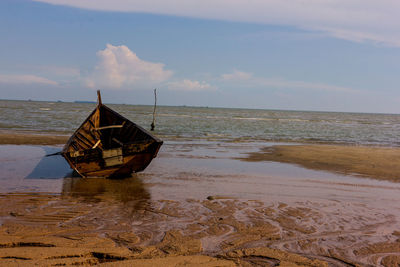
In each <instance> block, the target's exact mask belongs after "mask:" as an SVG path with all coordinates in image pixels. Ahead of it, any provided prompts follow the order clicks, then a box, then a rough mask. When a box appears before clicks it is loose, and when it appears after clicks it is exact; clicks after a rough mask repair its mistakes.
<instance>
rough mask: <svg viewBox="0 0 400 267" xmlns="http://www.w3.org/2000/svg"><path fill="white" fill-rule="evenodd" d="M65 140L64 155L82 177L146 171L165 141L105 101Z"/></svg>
mask: <svg viewBox="0 0 400 267" xmlns="http://www.w3.org/2000/svg"><path fill="white" fill-rule="evenodd" d="M97 95H98V104H97V107H96V108H95V110H93V112H92V113H91V114H90V115H89V117H87V119H86V120H85V121H84V122H83V123H82V125H81V126H80V127H79V128H78V129H77V130H76V131H75V133H74V134H73V135H72V136H71V137H70V139H69V140H68V142H67V143H66V144H65V146H64V148H63V150H62V152H61V155H62V156H63V157H64V158H65V159H66V160H67V161H68V163H69V165H70V166H71V168H72V169H74V170H75V171H76V172H77V173H78V174H79V175H81V176H82V177H119V176H127V175H130V174H131V173H132V172H140V171H143V170H144V169H145V168H146V167H147V166H148V165H149V164H150V162H151V161H152V159H153V158H155V157H156V156H157V153H158V150H159V149H160V147H161V145H162V143H163V142H162V141H161V140H159V139H158V138H156V137H154V136H153V135H151V134H150V133H149V132H148V131H146V130H145V129H143V128H142V127H140V126H139V125H137V124H135V123H133V122H131V121H130V120H128V119H126V118H124V117H123V116H121V115H120V114H118V113H117V112H115V111H113V110H112V109H110V108H109V107H107V106H105V105H103V104H102V102H101V95H100V91H97Z"/></svg>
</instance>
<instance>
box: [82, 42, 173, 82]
mask: <svg viewBox="0 0 400 267" xmlns="http://www.w3.org/2000/svg"><path fill="white" fill-rule="evenodd" d="M97 57H98V59H99V62H98V64H97V65H96V67H95V69H94V71H93V72H92V73H91V74H90V75H89V77H87V78H86V81H85V83H86V85H87V86H88V87H90V88H105V89H137V88H143V87H152V86H156V85H158V84H159V83H161V82H164V81H166V80H167V79H169V78H170V77H171V75H172V71H170V70H165V69H164V64H162V63H153V62H149V61H144V60H141V59H140V58H138V56H137V55H136V54H135V53H133V52H132V51H131V50H130V49H129V48H128V47H126V46H125V45H121V46H113V45H111V44H107V46H106V48H105V49H104V50H100V51H98V52H97Z"/></svg>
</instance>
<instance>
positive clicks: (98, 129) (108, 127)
mask: <svg viewBox="0 0 400 267" xmlns="http://www.w3.org/2000/svg"><path fill="white" fill-rule="evenodd" d="M122 127H124V125H123V124H121V125H109V126H103V127H98V128H94V129H95V130H96V131H100V130H105V129H112V128H122Z"/></svg>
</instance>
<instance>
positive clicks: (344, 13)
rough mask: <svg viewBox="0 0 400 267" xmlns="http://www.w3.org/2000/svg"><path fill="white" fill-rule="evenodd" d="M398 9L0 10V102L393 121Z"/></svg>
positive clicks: (154, 1) (176, 2)
mask: <svg viewBox="0 0 400 267" xmlns="http://www.w3.org/2000/svg"><path fill="white" fill-rule="evenodd" d="M398 14H400V1H398V0H381V1H376V0H325V1H322V0H319V1H318V0H147V1H138V0H113V1H109V0H29V1H28V0H1V1H0V36H1V38H0V40H1V41H0V99H17V100H27V99H32V100H43V101H57V100H61V101H75V100H81V101H95V100H96V90H98V89H99V90H101V92H102V99H103V102H105V103H123V104H150V105H151V104H153V101H154V96H153V89H154V88H157V94H158V95H157V96H158V97H157V100H158V104H159V105H173V106H181V105H187V106H208V107H229V108H261V109H284V110H318V111H344V112H371V113H396V114H397V113H400V75H399V74H400V16H399V15H398Z"/></svg>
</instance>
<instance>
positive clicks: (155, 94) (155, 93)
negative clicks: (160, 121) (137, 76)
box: [150, 89, 157, 131]
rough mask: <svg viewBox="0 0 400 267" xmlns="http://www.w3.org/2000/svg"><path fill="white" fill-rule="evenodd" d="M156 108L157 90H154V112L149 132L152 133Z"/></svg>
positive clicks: (154, 125)
mask: <svg viewBox="0 0 400 267" xmlns="http://www.w3.org/2000/svg"><path fill="white" fill-rule="evenodd" d="M156 107H157V89H154V110H153V122H152V123H151V125H150V126H151V131H154V127H156V124H155V123H156Z"/></svg>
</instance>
